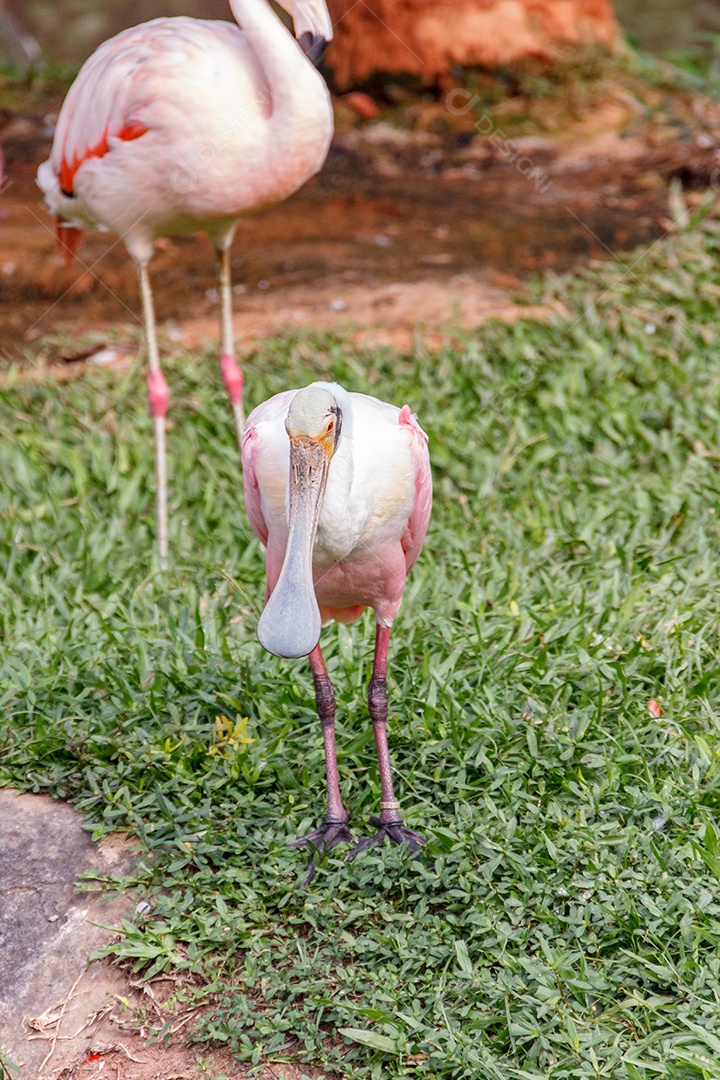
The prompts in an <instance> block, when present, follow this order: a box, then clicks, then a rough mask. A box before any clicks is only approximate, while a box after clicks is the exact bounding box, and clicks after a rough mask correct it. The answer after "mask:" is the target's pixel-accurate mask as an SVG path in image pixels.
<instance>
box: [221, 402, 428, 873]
mask: <svg viewBox="0 0 720 1080" xmlns="http://www.w3.org/2000/svg"><path fill="white" fill-rule="evenodd" d="M242 460H243V476H244V487H245V505H246V507H247V511H248V515H249V517H250V521H251V523H252V527H253V529H254V530H255V532H256V533H257V535H258V536H259V537H260V540H261V541H262V543H263V544H264V545H265V546H266V548H267V590H266V598H267V600H266V605H265V609H264V611H263V614H262V616H261V618H260V622H259V624H258V637H259V639H260V643H261V644H262V645H263V646H264V647H265V648H266V649H267V650H268V651H269V652H271V653H275V655H277V656H287V657H300V656H308V657H309V660H310V668H311V671H312V675H313V681H314V683H315V701H316V705H317V711H318V715H319V717H320V721H321V724H322V731H323V741H324V745H325V761H326V768H327V801H328V809H327V816H326V818H325V821H324V822H323V824H322V825H320V827H319V828H318V829H316V830H315V831H314V832H311V833H309V834H308V835H307V836H303V837H301V838H300V839H298V840H296V841H294V843H295V845H296V846H297V847H308V846H312V847H314V848H315V849H317V851H319V852H320V853H321V854H322V853H324V852H325V851H327V850H328V849H329V848H332V847H334V846H335V844H339V843H342V842H343V841H348V842H353V839H354V838H353V836H352V834H351V832H350V828H349V825H348V822H349V814H348V812H347V810H346V809H345V807H344V806H343V803H342V799H341V796H340V786H339V782H338V770H337V762H336V755H335V694H334V691H333V686H332V683H331V681H330V678H329V677H328V673H327V670H326V668H325V663H324V661H323V656H322V652H321V651H320V645H319V643H318V642H319V638H320V629H321V625H322V623H323V622H325V621H327V620H329V619H336V620H337V621H339V622H352V621H353V620H355V619H357V618H359V617H360V615H361V614H362V612H363V610H364V609H365V607H371V608H373V609H374V611H375V618H376V637H375V657H374V662H373V669H372V677H371V679H370V688H369V694H368V701H369V706H370V716H371V718H372V723H373V730H374V734H375V745H376V749H377V755H378V762H379V767H380V785H381V802H380V816H379V817H378V818H372V819H371V821H372V824H373V825H377V826H378V831H377V833H376V834H375V835H374V836H372V837H369V838H367V839H364V840H362V841H361V842H360V843H359V844H358V845H357V847H356V848H355V849H354V850H353V852H351V856H350V857H354V855H356V854H358V853H359V852H360V851H364V850H366V849H367V848H369V847H372V846H373V845H375V844H378V843H381V842H382V841H383V839H384V838H385V837H387V838H388V839H389V840H391V841H394V842H395V843H402V842H403V841H405V842H407V844H408V845H409V847H410V849H411V850H412V851H417V850H418V848H419V847H421V846H422V845H423V844H424V843H425V840H424V837H422V836H420V835H419V834H418V833H415V832H413V831H412V830H411V829H408V828H406V826H405V825H404V824H403V821H402V818H401V816H400V804H399V803H398V802H397V801H396V799H395V793H394V790H393V782H392V775H391V771H390V758H389V755H388V745H387V712H388V709H387V690H386V670H387V655H388V643H389V640H390V628H391V626H392V622H393V620H394V618H395V616H396V615H397V612H398V609H399V607H400V600H401V598H402V594H403V589H404V586H405V579H406V577H407V573H408V571H409V570H410V568H411V567H412V566H413V564H414V563H415V561H416V560H417V557H418V555H419V554H420V549H421V548H422V545H423V541H424V539H425V533H426V532H427V527H428V522H429V520H430V509H431V504H432V478H431V475H430V460H429V456H428V449H427V436H426V435H425V433H424V432H423V431H422V429H421V428H420V426H419V424H418V422H417V420H416V418H415V417H414V416H413V415H412V414H411V412H410V409H409V407H408V406H407V405H404V406H403V407H402V409H398V408H396V407H395V406H394V405H388V404H387V403H386V402H384V401H378V400H377V398H373V397H367V396H366V395H365V394H354V393H348V392H347V391H346V390H343V388H342V387H340V386H338V385H337V384H336V383H324V382H316V383H312V385H310V386H308V387H306V388H305V389H303V390H286V391H285V392H284V393H281V394H276V395H275V397H272V398H270V399H269V400H268V401H266V402H264V404H262V405H259V406H258V407H257V408H256V409H254V410H253V412H252V413H251V415H250V416H249V417H248V421H247V424H246V425H245V430H244V433H243V446H242ZM313 859H314V857H313ZM314 868H315V867H314V861H313V860H311V862H310V867H309V874H308V879H307V880H310V878H311V877H312V875H313V873H314Z"/></svg>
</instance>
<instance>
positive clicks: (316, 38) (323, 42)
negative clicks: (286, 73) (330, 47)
mask: <svg viewBox="0 0 720 1080" xmlns="http://www.w3.org/2000/svg"><path fill="white" fill-rule="evenodd" d="M280 4H281V5H282V7H284V8H285V10H286V11H287V13H288V14H289V15H290V16H291V18H292V21H293V26H294V28H295V37H296V38H297V40H298V44H299V45H300V48H301V49H302V51H303V52H304V53H305V55H306V56H307V58H308V59H309V60H312V62H313V64H316V63H317V62H318V61H319V60H320V58H321V56H322V54H323V53H324V52H325V48H326V46H327V44H328V42H330V41H332V37H333V25H332V21H331V19H330V13H329V12H328V9H327V6H326V4H325V0H280Z"/></svg>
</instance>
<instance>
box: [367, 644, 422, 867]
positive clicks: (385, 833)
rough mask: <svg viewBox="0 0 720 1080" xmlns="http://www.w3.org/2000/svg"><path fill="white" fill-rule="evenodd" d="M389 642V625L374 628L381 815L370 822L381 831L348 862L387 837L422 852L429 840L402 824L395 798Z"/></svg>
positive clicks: (373, 699) (373, 704)
mask: <svg viewBox="0 0 720 1080" xmlns="http://www.w3.org/2000/svg"><path fill="white" fill-rule="evenodd" d="M389 644H390V627H389V626H380V624H379V623H378V625H377V626H376V628H375V658H374V660H373V670H372V676H371V678H370V688H369V691H368V705H369V708H370V718H371V719H372V725H373V732H374V734H375V748H376V750H377V757H378V768H379V770H380V816H379V817H371V818H370V824H371V825H376V826H377V827H378V831H377V832H376V833H375V835H374V836H368V837H366V838H365V839H364V840H361V841H360V843H359V844H358V845H357V847H354V848H353V850H352V851H351V852H350V854H349V855H348V860H349V861H352V860H353V859H355V858H357V856H358V855H360V854H361V852H363V851H367V850H368V848H372V847H376V846H377V845H378V844H382V842H383V841H384V840H390V841H391V843H393V844H407V845H408V847H409V848H410V851H413V852H415V851H419V850H420V848H421V847H424V846H425V843H426V841H425V837H424V836H423V835H422V834H421V833H416V832H413V830H412V829H409V828H408V827H407V825H405V824H404V823H403V819H402V817H401V816H400V803H399V802H398V801H397V799H396V798H395V789H394V787H393V780H392V771H391V769H390V754H389V751H388V741H387V714H388V704H387V657H388V646H389Z"/></svg>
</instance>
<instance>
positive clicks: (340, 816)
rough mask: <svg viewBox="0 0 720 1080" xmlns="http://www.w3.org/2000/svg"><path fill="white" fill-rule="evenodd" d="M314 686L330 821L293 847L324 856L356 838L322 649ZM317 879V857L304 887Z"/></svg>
mask: <svg viewBox="0 0 720 1080" xmlns="http://www.w3.org/2000/svg"><path fill="white" fill-rule="evenodd" d="M308 660H309V661H310V670H311V671H312V676H313V682H314V683H315V704H316V707H317V711H318V716H319V717H320V723H321V724H322V733H323V743H324V745H325V770H326V775H327V801H328V810H327V817H326V818H325V821H324V822H323V823H322V825H321V826H320V827H319V828H318V829H315V830H314V831H313V832H311V833H308V834H307V836H301V837H299V838H298V839H297V840H293V841H292V843H293V847H314V848H316V849H317V852H318V853H319V854H320V855H324V854H325V852H326V851H329V850H330V848H333V847H335V845H336V844H343V843H347V844H352V843H354V842H355V837H354V836H353V834H352V833H351V832H350V827H349V825H348V822H349V820H350V815H349V813H348V812H347V810H346V809H345V807H344V806H343V801H342V796H341V795H340V778H339V775H338V767H337V755H336V752H335V691H334V690H333V684H332V683H331V682H330V676H329V675H328V673H327V668H326V667H325V661H324V660H323V655H322V652H321V651H320V646H319V645H316V646H315V648H314V649H313V651H312V652H311V653H310V655H309V656H308ZM314 875H315V855H313V857H312V859H311V860H310V863H309V865H308V872H307V875H306V877H305V881H304V884H306V885H307V883H308V882H309V881H311V880H312V878H313V877H314Z"/></svg>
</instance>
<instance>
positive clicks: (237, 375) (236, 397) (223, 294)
mask: <svg viewBox="0 0 720 1080" xmlns="http://www.w3.org/2000/svg"><path fill="white" fill-rule="evenodd" d="M231 247H232V236H230V237H229V238H226V240H225V242H224V244H223V245H220V246H218V249H217V257H218V271H219V275H220V371H221V372H222V377H223V382H224V383H225V389H226V390H227V392H228V397H229V398H230V404H231V405H232V409H233V414H234V416H235V433H236V435H237V441H238V446H239V447H240V449H241V450H242V430H243V427H244V425H245V413H244V411H243V403H242V399H243V374H242V371H241V370H240V368H239V366H238V362H237V360H236V359H235V334H234V332H233V307H232V274H231V269H230V261H231Z"/></svg>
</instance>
